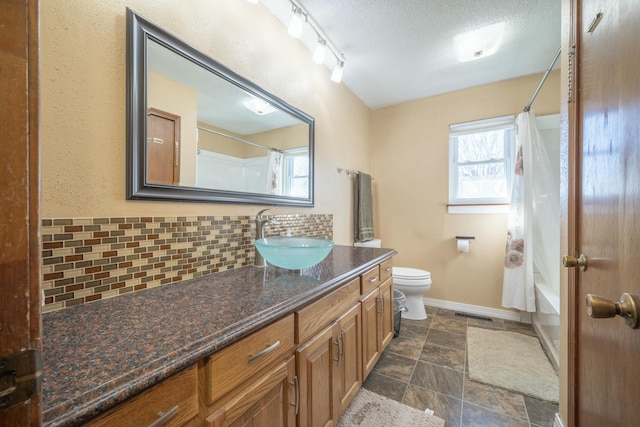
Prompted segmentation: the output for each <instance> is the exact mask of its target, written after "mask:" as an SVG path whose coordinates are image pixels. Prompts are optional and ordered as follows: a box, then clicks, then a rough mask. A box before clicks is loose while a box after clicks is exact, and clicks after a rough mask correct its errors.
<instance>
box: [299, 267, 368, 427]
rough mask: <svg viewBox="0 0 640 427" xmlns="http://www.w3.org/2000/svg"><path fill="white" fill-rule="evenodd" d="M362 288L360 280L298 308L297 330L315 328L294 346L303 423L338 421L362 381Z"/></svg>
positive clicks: (305, 331) (327, 424) (315, 423)
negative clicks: (360, 297)
mask: <svg viewBox="0 0 640 427" xmlns="http://www.w3.org/2000/svg"><path fill="white" fill-rule="evenodd" d="M359 288H360V285H359V280H358V279H356V280H354V281H352V282H350V283H349V284H347V285H345V286H344V287H342V288H341V289H338V290H336V291H334V292H332V293H331V294H329V295H327V296H326V297H324V298H322V299H320V300H319V301H317V302H314V303H313V304H311V305H309V306H307V307H305V308H303V309H302V310H300V311H298V312H296V320H297V330H298V331H299V332H300V334H299V335H301V336H302V337H304V338H307V336H308V335H311V334H312V333H313V335H312V336H311V337H310V338H308V339H304V340H302V341H303V343H302V345H301V346H300V347H299V348H298V350H297V351H296V364H297V370H296V371H297V373H298V381H299V387H300V408H299V411H298V426H300V427H303V426H309V427H311V426H330V425H334V424H335V422H337V420H338V418H339V417H340V414H342V412H343V411H344V410H345V409H346V407H347V406H348V405H349V403H350V402H351V400H352V399H353V397H354V396H355V394H356V393H357V392H358V390H359V389H360V386H361V385H362V368H361V363H362V358H361V354H362V353H361V325H360V313H361V310H360V302H359V293H360V289H359ZM345 307H346V308H345ZM321 319H323V320H321Z"/></svg>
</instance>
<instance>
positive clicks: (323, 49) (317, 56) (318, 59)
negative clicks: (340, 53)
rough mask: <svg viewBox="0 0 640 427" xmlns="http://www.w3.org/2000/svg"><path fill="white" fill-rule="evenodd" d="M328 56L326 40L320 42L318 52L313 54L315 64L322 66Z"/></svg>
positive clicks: (317, 47)
mask: <svg viewBox="0 0 640 427" xmlns="http://www.w3.org/2000/svg"><path fill="white" fill-rule="evenodd" d="M326 54H327V42H326V41H325V40H324V39H320V40H318V46H316V50H315V51H314V52H313V62H315V63H316V64H322V63H323V62H324V57H325V56H326Z"/></svg>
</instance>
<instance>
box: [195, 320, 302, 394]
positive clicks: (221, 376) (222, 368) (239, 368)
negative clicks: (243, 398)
mask: <svg viewBox="0 0 640 427" xmlns="http://www.w3.org/2000/svg"><path fill="white" fill-rule="evenodd" d="M293 319H294V317H293V314H291V315H289V316H287V317H285V318H283V319H281V320H278V321H277V322H275V323H273V324H271V325H269V326H266V327H264V328H262V329H260V330H259V331H257V332H254V333H253V334H251V335H249V336H248V337H246V338H243V339H241V340H240V341H238V342H236V343H234V344H232V345H231V346H229V347H227V348H224V349H222V350H220V351H219V352H217V353H214V354H213V355H211V356H209V357H208V358H207V359H206V368H205V370H206V375H205V384H204V389H205V390H206V395H207V404H209V405H210V404H212V403H214V402H216V401H217V400H218V399H220V398H221V397H223V396H224V395H225V394H227V393H228V392H229V391H231V390H233V389H234V388H235V387H237V386H239V385H240V384H242V383H243V382H244V381H246V380H247V379H249V378H250V377H251V376H252V375H254V374H255V373H257V372H258V371H260V370H261V369H263V368H265V367H266V366H268V365H269V364H271V363H272V362H274V361H277V360H279V359H284V358H285V357H286V355H288V354H292V353H293V328H294V320H293Z"/></svg>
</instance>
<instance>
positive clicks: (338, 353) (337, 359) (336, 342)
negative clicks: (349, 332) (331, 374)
mask: <svg viewBox="0 0 640 427" xmlns="http://www.w3.org/2000/svg"><path fill="white" fill-rule="evenodd" d="M333 345H335V346H336V358H335V359H333V361H334V362H336V365H337V366H340V337H338V338H336V340H335V341H334V342H333Z"/></svg>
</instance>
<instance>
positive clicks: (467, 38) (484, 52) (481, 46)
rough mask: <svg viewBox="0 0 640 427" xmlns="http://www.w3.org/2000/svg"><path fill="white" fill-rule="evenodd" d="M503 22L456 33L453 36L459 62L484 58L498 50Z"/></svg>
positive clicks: (502, 32) (502, 31)
mask: <svg viewBox="0 0 640 427" xmlns="http://www.w3.org/2000/svg"><path fill="white" fill-rule="evenodd" d="M504 27H505V25H504V22H499V23H497V24H493V25H488V26H486V27H482V28H480V29H477V30H474V31H469V32H466V33H462V34H458V35H457V36H455V37H454V38H453V41H454V43H455V46H456V57H457V58H458V61H460V62H467V61H473V60H475V59H480V58H485V57H487V56H490V55H493V54H494V53H496V52H497V51H498V48H499V47H500V43H501V42H502V36H503V35H504Z"/></svg>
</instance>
